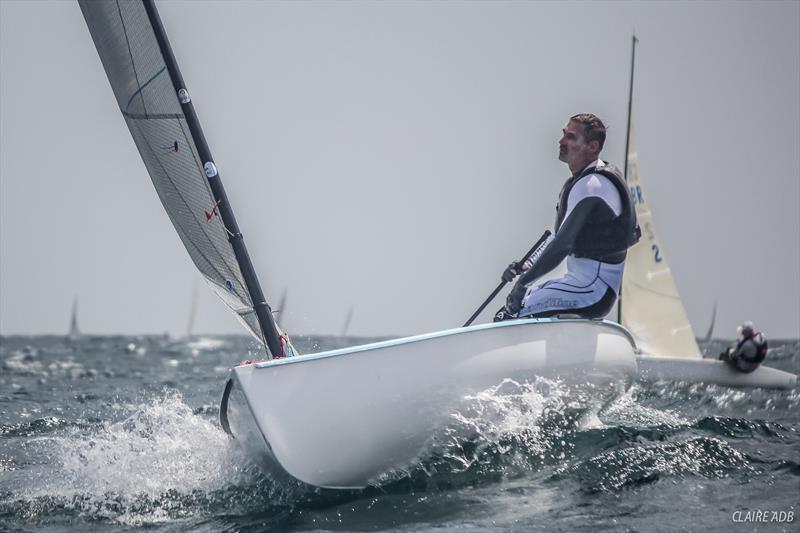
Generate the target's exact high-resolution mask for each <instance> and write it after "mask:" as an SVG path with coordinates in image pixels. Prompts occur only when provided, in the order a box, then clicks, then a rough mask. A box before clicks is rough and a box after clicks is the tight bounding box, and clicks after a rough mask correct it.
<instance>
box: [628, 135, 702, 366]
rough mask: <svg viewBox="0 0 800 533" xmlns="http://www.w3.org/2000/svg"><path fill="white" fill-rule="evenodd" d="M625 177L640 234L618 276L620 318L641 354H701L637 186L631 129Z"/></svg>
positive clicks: (636, 167) (641, 189) (638, 181)
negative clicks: (623, 271)
mask: <svg viewBox="0 0 800 533" xmlns="http://www.w3.org/2000/svg"><path fill="white" fill-rule="evenodd" d="M627 178H628V179H627V181H628V188H629V190H630V194H631V199H632V200H633V203H634V206H635V208H636V217H637V219H638V221H639V226H640V227H641V228H642V238H641V240H640V241H639V242H638V243H636V244H635V245H634V246H633V247H632V248H630V250H628V258H627V261H626V262H625V274H624V275H623V278H622V297H621V302H620V305H621V314H620V322H621V323H622V325H623V326H625V327H626V328H627V329H628V331H630V332H631V333H632V334H633V336H634V338H635V339H636V344H637V346H638V347H639V348H640V349H641V350H642V353H644V354H648V355H662V356H675V357H694V358H700V357H702V355H701V353H700V348H698V346H697V341H696V340H695V335H694V331H692V325H691V324H690V323H689V318H688V317H687V316H686V310H685V309H684V307H683V303H682V302H681V298H680V296H679V295H678V288H677V286H676V285H675V280H674V279H673V278H672V271H671V270H670V267H669V264H668V263H667V257H666V255H665V253H664V246H663V245H662V244H661V241H660V240H659V239H658V235H657V234H656V230H655V226H654V224H653V214H652V212H651V211H650V207H649V206H648V204H647V196H646V195H645V193H644V190H643V188H642V183H641V180H640V177H639V162H638V158H637V154H636V148H635V145H634V142H633V128H631V139H630V148H629V151H628V176H627Z"/></svg>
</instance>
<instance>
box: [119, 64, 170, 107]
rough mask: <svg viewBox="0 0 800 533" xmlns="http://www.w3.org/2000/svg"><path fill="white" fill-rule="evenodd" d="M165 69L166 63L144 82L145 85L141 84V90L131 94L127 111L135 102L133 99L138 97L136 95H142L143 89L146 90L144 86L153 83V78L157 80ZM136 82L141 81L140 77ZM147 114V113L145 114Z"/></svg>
mask: <svg viewBox="0 0 800 533" xmlns="http://www.w3.org/2000/svg"><path fill="white" fill-rule="evenodd" d="M165 70H167V67H166V65H164V66H163V67H161V70H159V71H158V72H156V73H155V74H153V76H152V77H151V78H150V79H149V80H147V81H146V82H144V85H141V86H139V90H137V91H136V92H135V93H133V94H132V95H131V97H130V99H129V100H128V104H127V105H126V106H125V110H126V111H127V110H128V108H129V107H130V106H131V103H132V102H133V99H134V98H136V95H141V94H142V91H143V90H144V88H145V87H147V86H148V85H150V83H152V81H153V80H155V79H156V78H157V77H158V76H159V75H161V73H162V72H164V71H165ZM136 83H139V79H138V77H137V79H136ZM142 106H144V96H142ZM145 111H147V110H145ZM145 116H147V115H145Z"/></svg>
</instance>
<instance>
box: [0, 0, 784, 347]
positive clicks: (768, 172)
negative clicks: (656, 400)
mask: <svg viewBox="0 0 800 533" xmlns="http://www.w3.org/2000/svg"><path fill="white" fill-rule="evenodd" d="M158 7H159V10H160V13H161V17H162V20H163V22H164V25H165V27H166V30H167V33H168V35H169V38H170V40H171V42H172V46H173V49H174V51H175V54H176V56H177V59H178V62H179V64H180V65H181V69H182V71H183V74H184V77H185V79H186V82H187V84H188V87H189V90H190V92H191V93H192V97H193V100H194V102H195V106H196V109H197V111H198V113H199V116H200V120H201V123H202V125H203V128H204V130H205V134H206V138H207V139H208V142H209V144H210V146H211V150H212V152H213V154H214V158H215V160H216V163H217V166H218V167H219V169H220V173H221V175H222V178H223V180H224V182H225V185H226V188H227V192H228V196H229V198H230V200H231V202H232V205H233V207H234V210H235V212H236V216H237V219H238V222H239V225H240V227H241V228H242V231H243V233H244V236H245V241H246V243H247V244H248V247H249V249H250V254H251V256H252V258H253V261H254V263H255V266H256V270H257V271H258V273H259V275H260V278H261V281H262V285H263V286H264V289H265V292H266V294H267V296H268V299H269V300H270V301H271V303H272V304H273V306H277V304H278V301H279V299H280V295H281V293H282V292H283V291H284V290H287V291H288V305H287V309H286V316H285V317H284V319H283V322H284V325H285V327H286V329H287V331H289V332H290V333H303V334H307V333H316V334H324V333H338V332H339V331H340V329H341V328H342V326H343V323H344V320H345V317H346V315H347V312H348V309H350V308H351V307H352V308H353V318H352V323H351V326H350V330H349V331H350V333H351V334H356V335H384V334H387V335H388V334H413V333H423V332H428V331H434V330H439V329H444V328H449V327H455V326H459V325H461V324H462V323H463V322H464V320H466V318H467V317H469V315H470V314H471V313H472V312H473V311H474V309H475V308H476V307H477V306H478V305H479V304H480V303H481V302H482V301H483V299H484V298H485V296H486V295H488V293H489V292H490V291H491V290H492V289H493V288H494V287H495V286H496V284H497V283H498V282H499V276H500V274H501V272H502V270H503V268H504V267H505V265H506V264H507V263H508V262H509V261H510V260H512V259H514V258H515V257H517V256H519V255H521V254H522V253H523V252H524V251H525V250H527V249H528V248H529V247H530V245H531V243H532V242H533V241H534V240H535V239H536V238H537V237H538V236H539V235H540V234H541V232H542V231H543V230H544V229H545V228H547V227H550V226H551V225H552V222H553V216H554V206H555V201H556V196H557V194H558V192H559V190H560V188H561V185H562V183H563V180H564V179H565V178H566V177H567V175H568V171H567V168H566V167H565V166H564V165H563V164H562V163H560V162H559V161H558V160H557V146H556V143H557V141H558V138H559V135H560V131H561V128H562V127H563V126H564V123H565V121H566V119H567V118H568V117H569V116H570V115H572V114H574V113H577V112H585V111H590V112H594V113H596V114H597V115H599V116H600V117H602V118H603V119H604V120H605V121H606V123H607V125H608V126H609V139H608V141H607V143H606V149H605V151H604V156H605V158H606V159H607V160H610V161H611V162H615V163H618V164H620V165H621V164H622V162H623V152H624V144H625V116H626V110H627V89H628V68H629V61H630V40H631V33H632V31H633V30H634V29H635V30H636V33H637V35H638V36H639V38H640V45H639V47H638V49H637V71H636V95H635V101H634V123H635V126H636V144H637V147H638V151H639V161H640V169H641V173H642V180H643V183H644V186H645V188H646V192H647V194H648V195H649V203H650V206H651V208H652V210H653V213H654V217H655V223H656V227H657V230H658V232H659V234H660V237H661V239H662V241H663V245H664V249H665V255H666V257H667V258H668V260H669V262H670V264H671V267H672V270H673V274H674V277H675V280H676V282H677V285H678V288H679V290H680V293H681V296H682V298H683V301H684V303H685V305H686V308H687V311H688V314H689V318H690V319H691V321H692V324H693V325H694V327H695V331H696V332H697V333H698V334H699V335H702V334H703V333H704V331H705V329H706V328H707V326H708V321H709V319H710V314H711V308H712V305H713V303H714V301H715V300H717V301H718V302H719V312H718V319H717V326H718V327H717V334H718V335H720V336H728V337H732V336H733V335H734V334H735V331H734V328H735V326H736V324H738V323H739V322H741V321H742V320H745V319H751V320H754V321H755V322H756V324H757V326H760V327H761V328H762V329H763V330H764V331H765V332H766V333H767V335H768V336H770V337H800V215H799V214H798V212H799V211H798V204H799V203H800V2H797V1H786V2H762V1H759V2H730V3H726V2H717V1H713V2H685V3H684V2H628V1H626V2H618V3H617V2H589V3H583V2H558V3H550V2H505V3H504V2H464V3H461V2H441V3H436V2H394V3H392V2H379V3H378V2H375V3H368V2H341V3H339V2H328V1H326V2H299V3H284V2H213V1H205V2H177V1H162V2H159V3H158ZM0 69H1V71H0V296H1V297H0V333H2V334H12V333H25V334H38V333H64V332H66V330H67V327H68V320H69V312H70V306H71V303H72V298H73V296H75V295H77V296H78V297H79V299H80V323H81V327H82V329H83V330H84V331H86V332H90V333H116V332H119V333H146V332H164V331H170V332H172V333H182V331H183V329H184V328H185V324H186V320H187V314H188V309H189V302H190V299H191V293H192V287H193V285H194V283H195V282H196V280H197V279H198V278H199V275H198V274H196V273H195V270H194V267H193V265H192V263H191V261H190V260H189V257H188V254H187V253H186V252H185V250H184V249H183V247H182V245H181V243H180V241H179V239H178V237H177V235H176V234H175V232H174V230H173V228H172V225H171V223H170V222H169V219H168V218H167V216H166V214H165V213H164V212H163V209H162V207H161V205H160V203H159V201H158V198H157V196H156V193H155V190H154V189H153V187H152V184H151V183H150V180H149V178H148V177H147V174H146V171H145V168H144V165H143V164H142V162H141V160H140V158H139V155H138V152H137V151H136V147H135V145H134V143H133V140H132V139H131V137H130V134H129V132H128V130H127V127H126V126H125V123H124V120H123V119H122V117H121V115H120V113H119V109H118V108H117V105H116V102H115V100H114V97H113V94H112V91H111V88H110V86H109V83H108V80H107V78H106V75H105V73H104V72H103V69H102V66H101V64H100V60H99V58H98V55H97V52H96V50H95V47H94V44H93V43H92V40H91V37H90V36H89V32H88V30H87V28H86V25H85V23H84V20H83V17H82V15H81V12H80V9H79V8H78V5H77V4H76V3H74V2H69V1H57V2H47V1H36V2H21V1H9V0H0ZM199 303H200V307H199V310H198V314H197V322H196V327H195V331H197V332H208V333H224V332H234V333H238V332H244V330H243V329H241V328H240V327H239V325H238V323H237V322H236V321H235V320H234V318H233V317H232V316H230V315H229V314H228V312H227V310H226V309H225V308H224V306H223V305H222V304H221V303H219V302H218V301H216V298H215V296H214V295H213V294H211V291H210V289H208V288H206V287H205V286H204V285H203V286H201V290H200V297H199ZM500 305H501V301H500V300H498V302H497V303H494V304H492V305H491V306H490V308H489V310H490V311H494V310H496V308H497V307H499V306H500ZM487 315H488V313H487ZM487 319H488V317H487V316H484V317H483V320H487Z"/></svg>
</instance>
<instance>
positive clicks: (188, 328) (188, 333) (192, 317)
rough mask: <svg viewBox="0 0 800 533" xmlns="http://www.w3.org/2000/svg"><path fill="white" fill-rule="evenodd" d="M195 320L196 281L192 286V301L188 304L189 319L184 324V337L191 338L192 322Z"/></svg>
mask: <svg viewBox="0 0 800 533" xmlns="http://www.w3.org/2000/svg"><path fill="white" fill-rule="evenodd" d="M195 318H197V280H195V282H194V284H193V285H192V299H191V301H190V302H189V319H188V321H187V322H186V336H187V337H191V336H192V332H194V321H195Z"/></svg>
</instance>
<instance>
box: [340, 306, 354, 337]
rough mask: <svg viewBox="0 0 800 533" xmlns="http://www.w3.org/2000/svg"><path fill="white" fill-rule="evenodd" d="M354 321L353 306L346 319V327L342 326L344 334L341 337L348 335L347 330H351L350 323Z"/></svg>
mask: <svg viewBox="0 0 800 533" xmlns="http://www.w3.org/2000/svg"><path fill="white" fill-rule="evenodd" d="M352 320H353V306H352V305H351V306H350V309H349V310H348V311H347V316H346V317H345V319H344V326H342V332H341V333H340V334H339V336H340V337H344V336H346V335H347V330H349V329H350V322H351V321H352Z"/></svg>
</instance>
